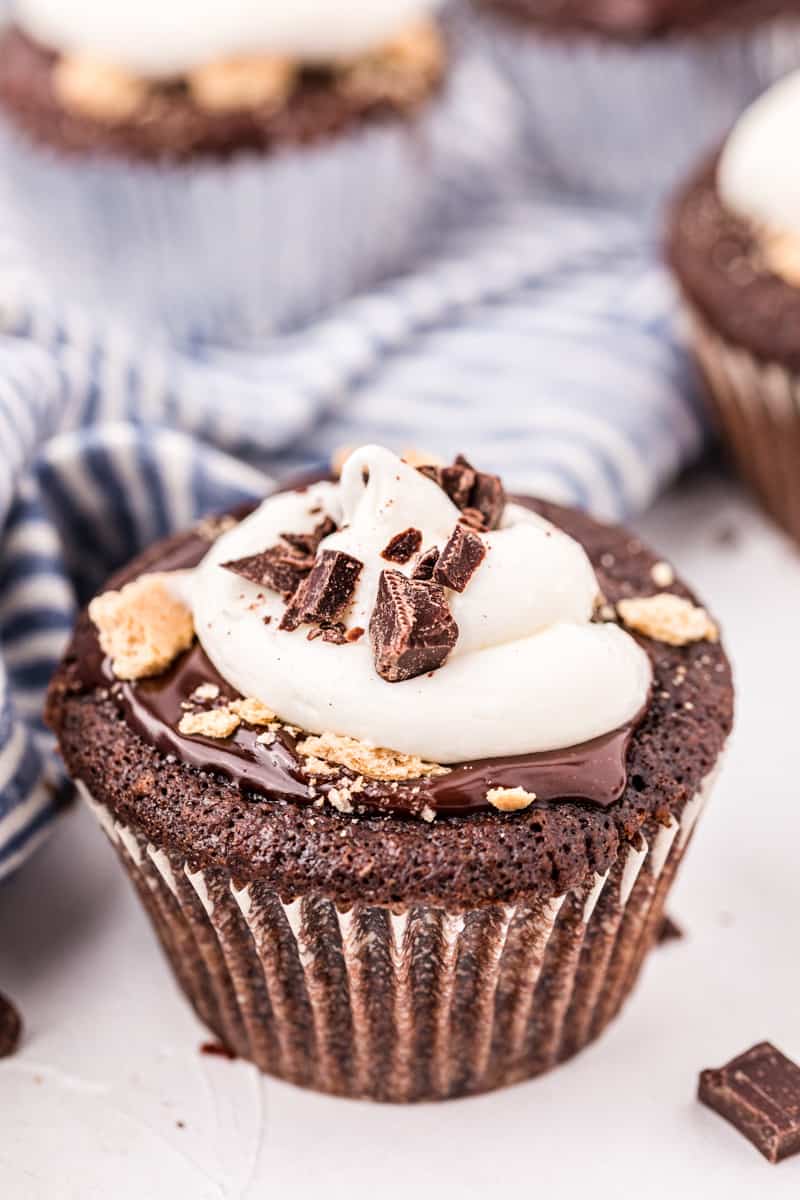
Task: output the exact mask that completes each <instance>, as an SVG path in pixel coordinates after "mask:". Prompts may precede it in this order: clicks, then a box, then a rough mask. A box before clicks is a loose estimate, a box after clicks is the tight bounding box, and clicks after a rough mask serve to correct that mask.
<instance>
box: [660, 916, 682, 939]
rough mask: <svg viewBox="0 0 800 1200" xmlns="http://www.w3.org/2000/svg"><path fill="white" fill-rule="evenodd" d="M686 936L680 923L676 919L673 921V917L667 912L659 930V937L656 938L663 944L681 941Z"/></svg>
mask: <svg viewBox="0 0 800 1200" xmlns="http://www.w3.org/2000/svg"><path fill="white" fill-rule="evenodd" d="M685 936H686V935H685V933H684V932H683V930H682V929H681V927H680V925H678V923H677V922H676V921H673V919H672V917H670V916H668V915H666V914H665V916H664V919H663V921H662V922H661V928H660V929H659V931H658V937H657V938H656V941H657V942H658V944H659V946H661V945H663V943H664V942H676V941H679V940H680V939H682V938H684V937H685Z"/></svg>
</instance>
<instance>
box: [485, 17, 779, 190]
mask: <svg viewBox="0 0 800 1200" xmlns="http://www.w3.org/2000/svg"><path fill="white" fill-rule="evenodd" d="M476 31H477V36H478V37H479V38H480V40H481V41H482V42H483V43H484V45H486V47H487V48H488V50H489V52H490V54H491V55H492V57H493V58H494V60H495V62H496V63H497V65H498V66H499V68H500V70H501V71H502V72H503V73H504V74H505V75H506V76H507V78H508V80H509V82H510V83H511V84H512V85H513V86H514V87H515V89H516V91H517V94H518V97H519V99H520V102H521V106H522V110H523V112H522V121H523V126H524V136H523V142H524V149H523V153H524V157H525V160H526V163H527V164H528V166H529V167H531V168H533V169H534V171H535V172H537V173H538V174H540V175H541V176H542V178H543V179H544V180H546V181H548V182H549V183H551V184H552V185H556V186H559V187H562V188H567V189H569V190H571V191H573V192H575V193H576V194H584V195H589V196H601V197H603V198H605V199H610V200H619V201H631V202H636V203H639V204H657V203H658V202H659V201H660V200H662V199H663V198H664V197H665V196H666V195H667V194H668V193H669V191H670V190H671V189H672V187H673V186H675V185H676V184H677V183H678V182H679V180H680V179H681V178H682V177H684V176H685V175H686V174H688V172H689V171H690V170H691V168H692V167H693V166H694V165H695V163H696V162H697V161H698V159H699V158H700V157H701V156H702V155H703V154H705V153H708V152H710V151H711V150H712V149H713V147H714V146H715V145H716V144H717V143H718V142H719V141H721V139H722V138H723V136H724V135H725V134H726V133H727V132H728V130H729V129H730V127H731V125H732V124H733V122H734V121H735V120H736V118H737V117H738V116H739V115H740V113H741V112H743V110H744V109H745V108H746V107H747V105H748V104H750V103H751V102H752V101H753V100H754V99H755V97H756V96H758V95H759V94H760V92H762V91H763V90H764V89H765V88H766V87H767V86H769V85H770V84H771V83H773V82H774V81H775V80H776V79H779V78H780V77H781V76H782V75H784V74H785V73H786V72H787V71H788V70H791V69H793V68H794V67H797V66H798V65H800V21H798V20H796V19H795V20H792V19H786V20H781V21H778V20H772V21H766V22H764V23H762V24H761V25H760V26H759V27H757V28H755V29H752V30H749V31H742V30H739V31H736V32H732V31H730V30H729V31H727V32H725V31H724V30H722V29H720V30H719V31H717V32H714V31H712V30H706V31H704V32H702V33H699V34H694V35H692V36H688V35H687V36H674V37H664V38H655V39H651V40H649V41H643V42H640V43H637V44H628V43H622V42H619V41H614V40H613V39H610V38H601V37H599V36H591V35H589V34H585V35H582V36H581V35H572V36H570V35H567V34H564V35H559V34H558V33H556V32H554V31H552V30H551V31H549V32H548V33H542V34H537V33H536V32H534V31H533V30H531V29H526V28H525V27H524V26H523V25H522V24H512V23H511V22H509V21H508V20H503V19H501V18H499V17H498V18H495V17H493V16H491V15H487V16H483V17H480V18H479V19H478V22H477V26H476Z"/></svg>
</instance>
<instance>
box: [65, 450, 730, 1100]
mask: <svg viewBox="0 0 800 1200" xmlns="http://www.w3.org/2000/svg"><path fill="white" fill-rule="evenodd" d="M225 526H226V532H223V533H222V535H221V536H220V537H219V538H218V540H216V541H214V542H213V543H212V544H209V541H208V537H209V536H210V535H209V532H208V527H207V526H206V527H204V528H203V530H202V531H197V530H195V531H193V532H190V533H187V534H185V535H184V536H181V537H177V538H174V539H173V540H172V541H170V542H167V543H162V544H161V545H157V546H155V547H154V548H153V549H152V550H151V551H150V552H148V553H146V554H145V555H143V556H142V557H141V558H140V559H138V560H137V561H136V562H134V563H133V564H132V565H131V566H130V567H129V568H128V569H127V570H125V571H124V572H123V573H122V574H121V575H119V576H118V577H117V578H116V579H115V580H113V581H112V583H111V584H110V589H111V590H109V591H107V592H105V593H103V594H101V595H100V596H98V597H97V598H95V600H93V601H92V603H91V604H90V606H89V609H88V612H87V613H86V614H85V615H84V616H83V617H82V619H81V621H80V623H79V625H78V628H77V630H76V633H75V636H74V639H73V641H72V644H71V646H70V648H69V650H68V652H67V655H66V657H65V659H64V662H63V664H62V666H61V668H60V669H59V671H58V673H57V675H56V677H55V679H54V682H53V684H52V688H51V691H50V695H49V702H48V719H49V722H50V724H51V725H52V727H53V729H54V730H55V731H56V733H57V736H58V740H59V743H60V746H61V750H62V753H63V755H64V759H65V762H66V764H67V766H68V768H69V770H70V771H71V773H72V775H73V776H74V778H75V779H76V780H77V781H78V785H79V788H80V790H81V792H82V793H83V795H84V796H85V797H86V799H87V801H88V802H89V804H90V806H91V807H92V809H93V810H94V812H95V813H96V814H97V816H98V818H99V820H100V822H101V824H102V825H103V827H104V829H105V830H106V832H107V834H108V836H109V838H110V839H111V841H112V843H113V844H114V846H115V848H116V850H117V852H118V854H119V856H120V859H121V861H122V863H123V865H124V867H125V869H126V870H127V872H128V873H129V875H130V877H131V879H132V881H133V883H134V885H135V887H136V889H137V891H138V893H139V895H140V897H141V899H142V901H143V903H144V904H145V906H146V908H147V910H148V912H149V913H150V916H151V918H152V921H153V924H154V927H155V929H156V932H157V934H158V936H159V938H160V940H161V942H162V945H163V947H164V949H165V951H166V954H167V956H168V958H169V960H170V962H171V964H172V966H173V969H174V971H175V974H176V977H177V979H178V982H179V983H180V985H181V986H182V988H183V989H184V991H185V992H186V994H187V996H188V997H189V999H190V1000H191V1002H192V1004H193V1006H194V1008H195V1009H196V1011H197V1013H198V1014H199V1015H200V1017H201V1018H202V1019H203V1020H204V1021H206V1022H207V1024H208V1025H209V1026H210V1027H211V1029H213V1031H214V1032H215V1034H216V1035H217V1036H218V1037H219V1038H220V1039H221V1040H222V1042H223V1043H224V1044H225V1045H226V1046H227V1047H229V1048H230V1050H231V1051H232V1052H234V1053H235V1054H238V1055H241V1056H243V1057H246V1058H249V1059H252V1061H253V1062H255V1063H256V1064H257V1065H258V1066H259V1067H260V1068H262V1069H263V1070H265V1071H268V1072H270V1073H272V1074H275V1075H279V1076H281V1077H282V1078H285V1079H288V1080H291V1081H292V1082H294V1083H297V1084H301V1085H304V1086H309V1087H314V1088H318V1089H320V1090H323V1091H328V1092H333V1093H337V1094H341V1095H347V1096H361V1097H370V1098H374V1099H379V1100H393V1101H410V1100H422V1099H442V1098H446V1097H452V1096H460V1095H465V1094H470V1093H476V1092H481V1091H485V1090H487V1089H489V1088H495V1087H500V1086H502V1085H505V1084H509V1083H512V1082H515V1081H519V1080H522V1079H526V1078H528V1077H530V1076H533V1075H536V1074H538V1073H541V1072H543V1071H546V1070H548V1069H549V1068H551V1067H553V1066H555V1065H556V1064H557V1063H559V1062H561V1061H563V1060H564V1059H566V1058H568V1057H570V1056H571V1055H573V1054H574V1053H576V1052H577V1051H578V1050H580V1049H581V1048H582V1047H583V1046H585V1045H586V1044H587V1043H588V1042H589V1041H591V1040H592V1039H593V1038H595V1037H596V1036H597V1035H598V1034H599V1033H600V1032H601V1031H602V1030H603V1029H604V1028H605V1026H606V1024H607V1023H608V1022H609V1021H610V1019H611V1018H612V1017H613V1016H614V1015H615V1014H616V1013H617V1012H618V1010H619V1009H620V1007H621V1005H622V1003H623V1001H624V1000H625V998H626V997H627V995H628V994H629V992H630V991H631V988H632V987H633V985H634V983H635V981H636V978H637V976H638V974H639V969H640V967H641V965H642V962H643V960H644V958H645V956H646V954H647V952H648V950H649V949H650V947H651V945H652V944H653V942H654V941H655V939H656V938H657V936H658V933H659V930H660V928H661V923H662V916H663V908H664V901H665V898H666V895H667V893H668V891H669V888H670V886H671V884H672V882H673V879H674V877H675V873H676V871H677V869H678V866H679V864H680V862H681V859H682V857H683V854H684V851H685V849H686V846H687V844H688V842H689V840H690V838H691V835H692V831H693V828H694V825H695V822H696V820H697V817H698V815H699V813H700V810H701V808H702V806H703V804H704V802H705V800H706V798H707V796H708V793H709V790H710V787H711V783H712V780H713V778H714V776H715V774H716V771H717V767H718V764H719V760H720V756H721V753H722V750H723V747H724V744H725V741H726V738H727V735H728V732H729V730H730V726H731V719H732V686H731V678H730V671H729V666H728V663H727V660H726V658H725V655H724V653H723V651H722V649H721V647H720V645H719V641H718V632H717V629H716V626H715V625H714V623H713V621H712V620H711V618H710V617H709V616H708V614H707V613H706V612H705V610H704V609H702V608H700V607H699V606H698V605H697V604H696V602H695V600H694V598H693V597H692V595H691V593H690V592H688V591H687V589H686V588H685V587H684V585H683V584H682V583H680V581H678V580H677V579H676V578H675V575H674V572H673V571H672V569H671V568H670V567H669V566H668V565H667V564H666V563H664V562H658V561H657V560H656V559H655V558H654V556H653V555H652V554H650V553H649V552H648V551H647V550H646V549H645V548H644V547H643V546H642V545H641V543H640V542H639V541H637V540H636V539H635V538H633V537H632V536H631V535H630V534H628V533H626V532H624V531H623V530H621V529H618V528H612V527H608V526H604V525H600V524H598V523H596V522H595V521H593V520H592V519H590V518H589V517H587V516H584V515H583V514H581V513H578V512H575V511H572V510H568V509H564V508H560V507H557V506H555V505H552V504H546V503H543V502H539V501H535V500H530V499H520V500H514V501H508V500H507V498H506V496H505V494H504V492H503V488H502V484H501V482H500V480H499V479H498V478H497V477H496V476H493V475H488V474H485V473H482V472H481V471H478V470H475V469H474V468H473V467H471V466H470V464H468V463H467V462H466V461H465V460H463V459H457V460H456V461H455V463H454V464H453V465H452V466H450V467H442V466H422V467H420V468H419V469H416V468H414V467H412V466H411V465H410V464H408V463H406V462H402V461H401V460H399V459H397V458H396V457H395V456H394V455H392V454H390V453H389V452H388V451H386V450H382V449H380V448H377V447H367V448H364V449H362V450H360V451H358V452H356V453H355V454H354V455H352V456H351V457H350V459H348V461H347V463H346V464H345V467H344V469H343V472H342V477H341V480H340V482H339V483H334V482H327V481H323V482H320V483H315V484H311V485H309V486H307V487H305V488H301V489H299V490H292V491H286V492H282V493H277V494H274V495H272V496H270V497H269V498H268V499H267V500H266V501H265V502H264V503H263V504H262V506H261V507H260V508H258V509H257V510H256V511H255V512H253V513H252V514H251V515H249V516H247V517H245V518H244V519H243V520H241V521H240V522H237V521H234V520H233V519H229V520H228V521H227V522H225Z"/></svg>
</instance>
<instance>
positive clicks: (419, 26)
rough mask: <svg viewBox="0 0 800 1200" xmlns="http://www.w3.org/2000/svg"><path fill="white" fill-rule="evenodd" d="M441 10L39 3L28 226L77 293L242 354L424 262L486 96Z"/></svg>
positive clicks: (5, 82)
mask: <svg viewBox="0 0 800 1200" xmlns="http://www.w3.org/2000/svg"><path fill="white" fill-rule="evenodd" d="M438 5H439V0H369V3H366V2H364V3H358V4H348V5H345V6H342V5H338V4H334V3H332V0H325V2H321V0H293V3H292V4H285V5H278V4H245V3H241V2H240V3H223V2H222V0H214V2H212V3H207V4H204V5H202V6H201V7H200V8H198V7H197V5H195V4H192V3H189V2H188V0H170V2H169V3H166V4H164V3H155V2H154V0H139V3H136V4H131V3H121V4H113V5H108V4H103V3H91V4H80V5H75V4H63V3H62V2H61V0H17V3H16V6H15V15H14V24H13V25H12V26H11V27H10V28H9V29H8V30H7V31H6V33H5V35H4V36H3V37H2V40H0V113H2V117H3V141H4V152H5V154H6V164H5V172H4V173H5V175H6V176H7V182H8V184H9V187H8V190H9V191H10V193H11V197H12V201H14V204H13V207H14V214H15V218H16V222H17V226H18V232H20V233H21V234H22V235H23V236H24V237H26V239H27V243H28V245H29V247H30V250H31V253H32V254H33V255H35V256H36V261H37V262H38V263H39V264H40V265H41V266H42V268H43V270H44V271H45V272H46V274H47V276H48V278H50V279H51V280H54V281H55V282H56V283H58V284H60V285H62V288H66V294H68V295H71V296H75V295H77V296H78V297H79V298H81V299H82V300H84V301H87V302H90V303H95V304H101V305H102V306H103V307H104V308H105V307H107V306H110V308H111V309H112V311H119V312H122V313H124V314H126V315H128V316H130V315H132V316H133V317H135V318H139V319H141V320H145V321H149V322H151V323H152V322H156V321H160V322H164V323H165V324H166V325H167V327H168V329H169V330H170V331H171V332H172V333H173V334H174V335H176V336H179V337H189V336H194V335H198V336H203V337H207V338H211V339H217V340H220V341H225V340H231V341H246V340H248V339H257V338H259V337H261V336H264V335H266V334H269V333H270V332H273V331H274V330H275V329H276V328H283V327H286V326H290V325H292V324H295V323H297V322H299V321H302V320H304V319H306V318H308V317H309V316H311V315H313V314H315V313H317V312H319V311H320V310H322V309H324V308H325V307H326V306H327V305H330V304H331V303H333V302H335V301H338V300H340V299H342V298H343V297H345V296H347V295H350V294H352V293H353V292H354V291H355V290H358V289H359V288H362V287H364V286H366V285H368V284H370V283H373V282H375V281H376V280H377V279H379V278H381V277H382V276H383V275H385V274H386V273H387V272H389V271H392V270H395V269H397V268H398V267H401V266H405V265H407V264H408V262H409V260H410V258H411V257H412V256H413V255H414V254H415V253H416V252H417V251H418V249H419V245H420V241H421V239H422V237H423V235H424V233H425V231H426V229H427V226H428V222H429V220H430V218H431V211H432V206H433V204H434V201H435V199H436V196H437V193H438V190H439V188H440V187H441V186H443V180H442V178H440V172H442V173H444V174H446V171H447V169H449V167H448V162H449V160H448V148H449V145H450V143H451V142H452V141H454V140H455V139H453V138H450V137H449V136H448V133H452V131H453V123H454V122H455V124H456V126H458V125H459V123H460V122H461V120H462V118H464V105H465V104H468V105H469V104H473V103H474V101H473V100H472V98H471V96H469V95H468V93H469V92H470V91H471V84H470V81H469V67H468V65H467V66H465V65H464V64H463V62H461V61H459V63H457V64H454V67H453V70H452V71H450V70H449V61H448V60H449V52H448V46H447V44H446V40H445V37H444V34H443V32H442V29H441V27H440V26H439V24H438V22H437V20H436V9H437V7H438ZM464 72H467V75H466V77H465V74H464ZM464 119H465V118H464ZM450 165H452V164H450Z"/></svg>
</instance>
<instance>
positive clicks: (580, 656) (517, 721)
mask: <svg viewBox="0 0 800 1200" xmlns="http://www.w3.org/2000/svg"><path fill="white" fill-rule="evenodd" d="M367 471H368V479H367V482H366V483H365V481H364V476H365V473H366V472H367ZM320 510H322V513H324V514H328V515H330V516H331V517H332V518H333V519H334V520H335V521H336V522H337V524H339V525H340V528H339V529H338V530H337V531H336V532H335V533H333V534H331V535H330V536H329V537H328V538H326V539H325V540H324V541H323V543H322V548H323V549H339V550H343V551H346V552H347V553H349V554H351V555H354V556H355V557H356V558H358V559H359V560H360V561H361V562H363V564H364V566H363V570H362V572H361V576H360V579H359V583H358V587H357V590H356V593H355V595H354V597H353V600H352V603H351V606H350V607H349V609H348V611H347V613H346V614H345V621H346V624H347V626H348V627H349V628H352V627H354V626H361V627H362V628H364V629H368V627H369V621H370V615H371V613H372V609H373V607H374V602H375V596H376V592H377V587H378V581H379V577H380V573H381V571H382V570H383V569H385V568H387V567H395V569H398V570H402V571H404V572H405V573H407V574H409V573H410V572H411V570H412V568H413V565H414V564H413V560H412V561H411V562H410V563H409V564H407V565H406V566H402V567H396V565H395V564H391V563H387V562H386V560H385V559H383V558H382V557H381V551H382V550H383V549H384V548H385V547H386V545H387V544H388V542H389V541H390V540H391V538H392V537H394V536H395V535H396V534H397V533H400V532H402V531H404V530H406V529H408V528H409V527H413V528H416V529H419V530H421V531H422V535H423V538H422V547H423V549H428V548H429V547H431V546H434V545H436V546H438V547H440V548H441V547H442V546H443V545H444V543H445V542H446V541H447V539H448V538H449V536H450V534H451V533H452V531H453V528H454V526H455V524H456V522H457V520H458V517H459V512H458V510H457V509H456V507H455V506H454V504H453V503H452V501H451V500H450V499H449V497H448V496H447V495H446V494H445V493H444V492H443V491H442V490H441V488H439V486H438V485H437V484H436V483H434V482H433V481H432V480H430V479H427V478H426V477H425V476H423V475H421V474H420V473H419V472H418V471H416V470H415V469H414V468H412V467H410V466H408V465H406V464H405V463H403V462H401V460H400V459H399V458H397V457H396V456H395V455H394V454H391V453H390V452H389V451H388V450H384V449H381V448H380V447H376V446H367V447H364V448H363V449H361V450H359V451H357V452H356V453H355V454H353V455H352V456H351V457H350V458H349V459H348V461H347V463H346V465H345V468H344V470H343V472H342V478H341V482H340V483H339V484H332V483H318V484H315V485H313V486H312V487H311V488H309V489H308V490H306V491H303V492H296V491H294V492H285V493H281V494H278V495H276V496H274V497H270V498H268V499H267V500H265V501H264V503H263V504H262V505H261V507H260V508H258V509H257V510H256V512H254V513H253V514H252V516H250V517H248V518H247V519H246V520H244V521H243V522H242V523H241V524H240V525H238V526H237V527H236V528H234V529H232V530H231V531H230V532H229V533H227V534H225V535H224V536H223V537H221V538H220V539H219V541H218V542H217V543H216V544H215V545H214V546H213V547H212V549H211V550H210V552H209V553H208V555H207V556H206V558H205V559H204V560H203V561H202V563H201V564H200V565H199V567H198V568H197V571H196V572H195V575H194V580H193V583H192V587H191V592H192V599H193V607H194V618H195V627H196V630H197V635H198V638H199V640H200V642H201V643H202V646H203V648H204V649H205V651H206V653H207V655H208V657H209V658H210V659H211V661H212V663H213V664H214V666H215V667H216V668H217V670H218V671H219V672H220V674H221V675H222V676H223V678H225V679H227V680H228V681H229V683H230V684H231V685H232V686H233V687H234V688H236V689H237V690H238V691H239V692H241V693H242V694H243V695H245V696H254V697H257V698H258V699H260V700H262V701H263V702H264V703H265V704H267V705H269V706H270V707H271V708H272V709H273V710H274V711H275V712H277V713H278V714H279V716H280V717H281V718H282V719H283V720H284V721H287V722H289V723H290V724H293V725H297V726H299V727H300V728H301V729H304V730H308V731H310V732H313V733H322V732H324V731H326V730H330V731H332V732H334V733H339V734H346V735H349V736H351V737H356V738H359V739H361V740H362V741H365V742H368V743H370V744H372V745H375V746H383V747H388V748H390V749H393V750H399V751H402V752H404V753H407V754H418V755H420V756H422V757H423V758H427V759H431V760H433V761H435V762H441V763H452V762H462V761H466V760H469V759H475V758H493V757H498V756H501V755H513V754H526V753H534V752H537V751H544V750H557V749H561V748H563V747H567V746H572V745H578V744H580V743H582V742H585V741H589V740H590V739H591V738H594V737H598V736H600V735H601V734H604V733H608V732H611V731H612V730H614V729H617V728H618V727H619V726H621V725H623V724H624V723H625V722H627V721H629V720H631V719H632V718H633V717H635V716H636V714H637V713H638V712H639V711H640V710H641V709H642V707H643V706H644V705H645V703H646V700H647V696H648V691H649V687H650V682H651V668H650V662H649V659H648V658H647V655H646V654H645V653H644V651H643V650H642V649H641V648H640V646H639V645H638V644H637V643H636V642H635V641H634V640H633V638H631V637H630V636H629V635H628V634H627V633H625V632H624V631H623V630H622V629H620V628H619V627H618V626H616V625H613V624H605V625H604V624H596V623H591V616H592V612H593V606H594V601H595V597H596V594H597V590H598V588H597V580H596V577H595V574H594V571H593V569H592V566H591V564H590V562H589V560H588V558H587V556H586V554H585V552H584V550H583V548H582V547H581V546H580V545H579V544H578V543H577V542H576V541H574V540H573V539H572V538H570V537H568V536H567V535H566V534H564V533H562V532H561V531H560V530H558V529H556V528H555V527H554V526H552V525H551V524H549V523H548V522H547V521H545V520H543V519H542V518H541V517H539V516H538V515H536V514H535V513H533V512H531V511H530V510H529V509H527V508H523V507H521V506H519V505H514V504H508V505H507V506H506V512H505V516H504V519H503V524H502V528H500V529H499V530H496V531H494V532H491V533H486V534H483V535H482V537H483V540H484V542H485V545H486V547H487V554H486V557H485V558H484V560H483V562H482V563H481V565H480V566H479V567H478V569H477V571H476V572H475V574H474V575H473V577H472V579H471V580H470V582H469V584H468V585H467V587H466V589H465V591H464V592H463V593H461V594H458V593H455V592H452V593H448V594H449V596H450V603H451V610H452V613H453V616H454V617H455V619H456V622H457V623H458V627H459V636H458V641H457V643H456V645H455V648H454V649H453V651H452V652H451V654H450V656H449V658H448V659H447V661H446V662H445V663H444V665H443V666H442V667H440V668H439V670H437V671H434V672H433V673H432V674H426V675H422V676H419V677H417V678H415V679H409V680H405V681H403V682H400V683H387V682H386V681H385V680H384V679H382V678H381V677H380V676H379V675H378V674H377V672H376V670H375V665H374V661H373V654H372V648H371V645H370V641H369V637H368V636H367V635H366V634H365V635H364V636H363V637H362V638H361V640H360V641H358V642H353V643H346V644H344V645H334V644H331V643H327V642H325V641H323V640H322V639H321V638H317V639H315V640H313V641H309V640H308V639H307V637H306V630H305V629H303V628H301V629H299V630H296V631H295V632H287V631H282V630H280V629H279V628H278V625H279V622H280V619H281V616H282V615H283V612H284V607H285V606H284V604H283V601H282V600H281V599H280V597H279V596H278V595H277V594H275V593H273V592H270V591H268V590H266V589H263V588H259V587H258V586H257V585H256V584H253V583H250V582H248V581H246V580H244V579H242V578H241V577H239V576H237V575H235V574H233V573H232V572H231V571H228V570H225V569H224V568H223V567H222V566H221V565H220V564H221V563H223V562H227V561H229V560H232V559H238V558H243V557H245V556H246V555H250V554H256V553H258V552H260V551H262V550H264V549H266V548H267V547H269V546H272V545H274V544H275V543H277V542H278V540H279V538H280V535H281V534H282V533H284V532H292V533H305V532H311V531H312V530H313V529H314V528H315V527H316V526H317V525H318V523H319V522H320V520H321V515H322V514H321V512H320ZM265 616H269V617H271V618H272V619H271V621H270V622H269V623H268V624H265V623H264V620H263V618H264V617H265Z"/></svg>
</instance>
